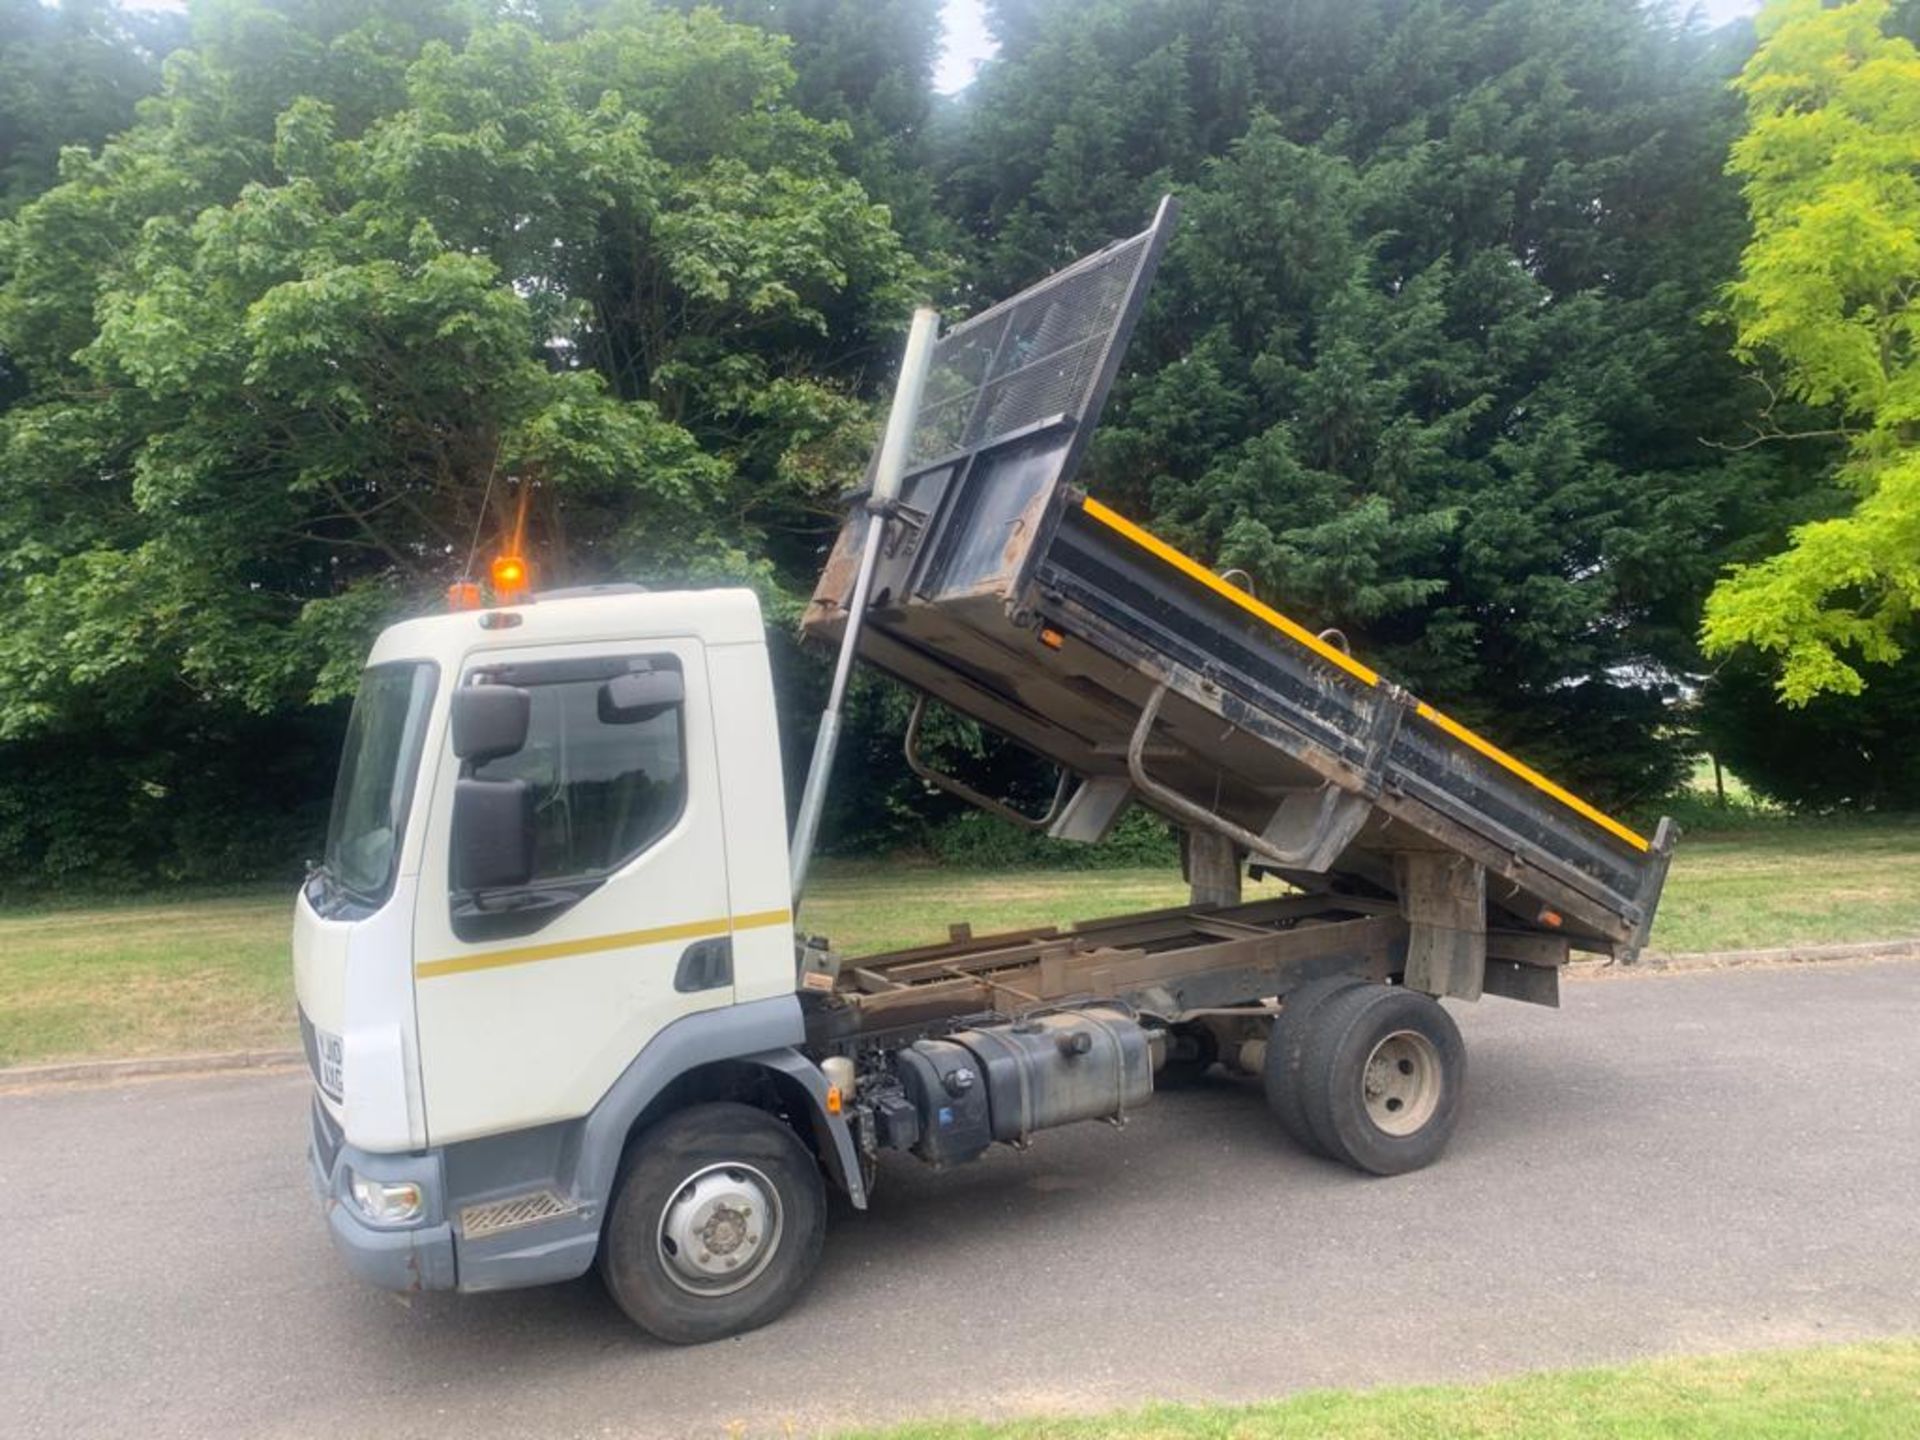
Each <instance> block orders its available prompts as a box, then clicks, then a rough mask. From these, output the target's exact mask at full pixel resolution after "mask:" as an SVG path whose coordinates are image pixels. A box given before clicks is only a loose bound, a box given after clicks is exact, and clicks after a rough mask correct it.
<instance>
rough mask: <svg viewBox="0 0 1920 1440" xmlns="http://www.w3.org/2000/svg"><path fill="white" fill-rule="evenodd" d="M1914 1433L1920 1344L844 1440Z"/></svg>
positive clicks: (1705, 1437) (1863, 1438) (1630, 1438)
mask: <svg viewBox="0 0 1920 1440" xmlns="http://www.w3.org/2000/svg"><path fill="white" fill-rule="evenodd" d="M1916 1434H1920V1340H1889V1341H1878V1342H1870V1343H1866V1344H1859V1345H1839V1346H1833V1347H1830V1348H1822V1349H1815V1350H1790V1351H1776V1352H1771V1353H1763V1354H1754V1355H1728V1356H1711V1357H1700V1358H1682V1359H1674V1360H1654V1361H1648V1362H1646V1363H1643V1364H1638V1365H1626V1366H1620V1367H1617V1368H1611V1369H1600V1370H1576V1371H1568V1372H1561V1373H1552V1374H1541V1375H1527V1376H1522V1377H1521V1378H1519V1379H1515V1380H1498V1381H1494V1382H1492V1383H1490V1384H1484V1385H1442V1386H1423V1387H1420V1388H1408V1389H1388V1390H1374V1391H1368V1392H1362V1393H1353V1392H1346V1391H1328V1392H1316V1393H1312V1394H1306V1395H1300V1396H1296V1397H1294V1398H1293V1399H1290V1400H1282V1401H1278V1402H1275V1403H1273V1404H1268V1405H1249V1406H1213V1405H1205V1406H1156V1407H1153V1408H1151V1409H1147V1410H1140V1411H1134V1412H1131V1413H1126V1414H1118V1415H1103V1416H1098V1417H1090V1418H1077V1419H1054V1418H1049V1419H1037V1420H1016V1421H1010V1422H1007V1423H1003V1424H982V1423H978V1422H966V1421H960V1422H946V1421H938V1422H934V1423H930V1424H913V1425H904V1426H900V1427H898V1428H896V1429H891V1430H863V1431H859V1432H857V1433H854V1434H849V1435H847V1436H845V1437H844V1440H1307V1437H1313V1440H1428V1437H1441V1436H1445V1437H1450V1440H1482V1437H1484V1440H1495V1437H1498V1440H1510V1437H1511V1440H1520V1437H1525V1440H1587V1437H1600V1436H1605V1437H1608V1440H1654V1437H1659V1440H1675V1437H1685V1440H1802V1437H1806V1436H1814V1435H1818V1436H1822V1437H1828V1440H1838V1437H1846V1440H1894V1437H1902V1440H1904V1437H1909V1436H1913V1435H1916Z"/></svg>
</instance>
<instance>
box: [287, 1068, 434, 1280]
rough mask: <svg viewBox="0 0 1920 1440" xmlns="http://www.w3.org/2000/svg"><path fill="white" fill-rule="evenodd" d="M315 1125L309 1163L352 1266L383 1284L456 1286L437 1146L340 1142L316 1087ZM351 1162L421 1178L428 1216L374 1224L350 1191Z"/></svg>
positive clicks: (378, 1174)
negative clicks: (398, 1151) (409, 1148)
mask: <svg viewBox="0 0 1920 1440" xmlns="http://www.w3.org/2000/svg"><path fill="white" fill-rule="evenodd" d="M309 1129H310V1133H309V1137H308V1141H307V1166H308V1170H309V1173H310V1175H311V1178H312V1180H313V1187H314V1191H315V1193H316V1194H318V1196H319V1197H320V1203H321V1204H322V1205H323V1206H324V1207H325V1209H326V1215H327V1230H328V1232H329V1233H330V1234H331V1235H332V1236H333V1246H334V1249H336V1250H338V1251H339V1252H340V1255H341V1258H342V1259H344V1260H345V1261H346V1262H347V1268H348V1269H349V1270H351V1271H353V1273H354V1274H356V1275H358V1276H359V1277H360V1278H361V1279H362V1280H366V1281H368V1282H370V1283H372V1284H374V1285H378V1286H379V1287H380V1288H381V1289H383V1290H451V1289H453V1288H454V1284H455V1279H456V1271H455V1268H454V1254H453V1227H452V1226H451V1225H449V1224H448V1223H447V1222H446V1219H445V1217H444V1215H443V1214H442V1211H441V1207H442V1205H444V1203H445V1190H446V1187H445V1184H444V1182H443V1181H442V1179H441V1165H440V1156H439V1154H438V1153H437V1152H433V1151H429V1152H428V1153H426V1154H424V1155H373V1154H369V1153H368V1152H366V1151H363V1150H357V1149H355V1148H354V1147H353V1146H351V1145H346V1144H341V1143H340V1142H339V1141H338V1140H337V1138H336V1132H334V1130H333V1127H332V1124H331V1122H330V1120H329V1119H328V1117H327V1115H326V1112H325V1111H324V1110H322V1109H321V1105H320V1097H319V1096H318V1095H315V1096H314V1097H313V1109H312V1112H311V1114H310V1117H309ZM349 1169H351V1170H353V1171H355V1172H357V1173H359V1174H361V1175H367V1176H371V1177H374V1178H376V1179H380V1180H413V1181H416V1182H417V1183H418V1184H419V1185H420V1186H421V1189H422V1191H423V1192H424V1194H425V1195H426V1197H427V1205H428V1209H427V1213H426V1216H425V1218H424V1219H423V1220H422V1221H421V1222H420V1223H419V1224H416V1225H410V1226H404V1227H403V1226H393V1227H386V1226H379V1225H370V1224H368V1223H367V1222H366V1221H365V1220H362V1219H361V1218H360V1214H359V1212H358V1211H357V1210H355V1209H354V1208H353V1204H352V1202H351V1201H350V1200H349V1199H348V1198H347V1193H346V1187H347V1185H348V1183H349V1182H348V1179H347V1172H348V1170H349Z"/></svg>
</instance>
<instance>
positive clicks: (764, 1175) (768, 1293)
mask: <svg viewBox="0 0 1920 1440" xmlns="http://www.w3.org/2000/svg"><path fill="white" fill-rule="evenodd" d="M825 1232H826V1193H825V1187H824V1186H823V1185H822V1183H821V1179H820V1169H819V1167H818V1166H817V1165H816V1164H815V1163H814V1160H813V1156H812V1154H811V1153H810V1152H809V1151H808V1150H807V1147H806V1146H805V1145H803V1144H801V1143H800V1140H799V1137H797V1136H796V1135H795V1134H794V1133H793V1132H792V1131H791V1130H789V1129H788V1128H787V1127H786V1126H785V1125H783V1124H781V1123H780V1122H779V1121H778V1120H776V1119H774V1118H773V1117H772V1116H771V1115H768V1114H766V1113H765V1112H764V1111H760V1110H755V1109H754V1108H753V1107H752V1106H749V1105H736V1104H730V1103H719V1104H711V1105H696V1106H694V1107H693V1108H691V1109H688V1110H683V1111H681V1112H680V1113H679V1114H677V1115H673V1116H670V1117H668V1118H667V1119H665V1120H663V1121H661V1122H660V1123H659V1124H658V1125H656V1126H654V1127H653V1128H652V1129H651V1130H648V1131H646V1132H645V1133H644V1134H642V1135H641V1136H640V1137H639V1139H638V1140H637V1141H636V1142H635V1144H634V1150H633V1153H632V1156H631V1157H630V1159H629V1161H628V1163H627V1166H626V1169H625V1172H624V1174H623V1175H622V1177H621V1180H620V1183H619V1186H618V1189H617V1190H616V1191H615V1194H614V1198H613V1203H612V1205H611V1207H610V1208H609V1210H608V1214H607V1226H606V1236H605V1239H604V1240H603V1242H602V1244H601V1247H600V1270H601V1274H602V1275H603V1276H605V1278H606V1282H607V1288H608V1289H609V1290H610V1291H612V1292H613V1298H614V1299H615V1300H616V1301H618V1302H619V1304H620V1308H621V1309H622V1310H624V1311H626V1312H627V1314H628V1316H630V1317H631V1318H632V1319H633V1321H634V1322H635V1323H636V1324H638V1325H639V1326H640V1327H641V1328H642V1329H644V1330H646V1331H648V1332H649V1333H650V1334H653V1335H656V1336H658V1337H659V1338H660V1339H662V1340H670V1341H673V1342H674V1343H676V1344H683V1345H684V1344H695V1343H698V1342H700V1341H703V1340H718V1339H720V1338H722V1337H723V1336H727V1335H737V1334H739V1333H740V1332H741V1331H743V1330H751V1329H753V1328H755V1327H756V1326H759V1325H764V1324H766V1323H767V1322H768V1321H769V1320H772V1319H773V1318H774V1317H776V1316H777V1315H779V1314H780V1312H781V1311H783V1310H785V1309H786V1308H787V1306H789V1305H791V1304H792V1303H793V1301H794V1299H795V1298H796V1297H797V1296H798V1295H799V1293H800V1291H801V1290H802V1289H803V1288H805V1286H806V1283H807V1280H808V1279H809V1277H811V1275H812V1274H813V1270H814V1266H815V1265H816V1264H818V1263H819V1259H820V1248H821V1243H822V1239H823V1237H824V1235H825Z"/></svg>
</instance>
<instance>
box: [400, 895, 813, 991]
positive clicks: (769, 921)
mask: <svg viewBox="0 0 1920 1440" xmlns="http://www.w3.org/2000/svg"><path fill="white" fill-rule="evenodd" d="M792 920H793V912H792V911H791V910H759V911H755V912H753V913H751V914H747V915H735V916H732V917H731V918H729V917H728V916H725V915H722V916H720V917H719V918H718V919H714V920H687V921H683V922H682V923H680V924H678V925H657V926H655V927H654V928H652V929H651V930H624V931H621V932H620V933H618V934H615V935H589V936H587V937H586V938H584V939H581V940H555V941H552V942H551V943H549V944H546V945H521V946H518V947H516V948H514V949H511V950H486V951H482V952H481V953H480V954H478V955H455V956H451V957H450V958H448V959H445V960H423V961H421V962H420V964H418V965H416V966H414V968H413V973H414V975H415V976H417V977H418V978H420V979H422V980H430V979H432V978H433V977H434V976H436V975H464V974H467V973H468V972H470V971H474V970H497V969H499V968H501V967H502V966H506V965H531V964H533V963H534V962H535V961H536V960H564V959H566V958H568V957H569V956H573V955H597V954H600V953H602V952H603V951H607V950H627V949H631V948H632V947H634V946H638V945H655V944H659V943H661V942H663V941H667V940H704V939H706V938H707V937H709V936H712V935H726V934H729V933H731V932H733V931H735V930H759V929H762V928H764V927H766V926H768V925H787V924H791V923H792Z"/></svg>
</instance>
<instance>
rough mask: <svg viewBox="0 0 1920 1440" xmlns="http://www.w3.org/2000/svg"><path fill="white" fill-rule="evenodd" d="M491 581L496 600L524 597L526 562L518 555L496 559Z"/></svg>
mask: <svg viewBox="0 0 1920 1440" xmlns="http://www.w3.org/2000/svg"><path fill="white" fill-rule="evenodd" d="M492 580H493V594H494V598H495V599H496V600H514V599H518V598H520V597H522V596H524V595H525V594H526V593H527V562H526V561H525V560H522V559H521V558H520V557H519V556H518V555H501V556H498V557H496V558H495V560H494V562H493V570H492Z"/></svg>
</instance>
